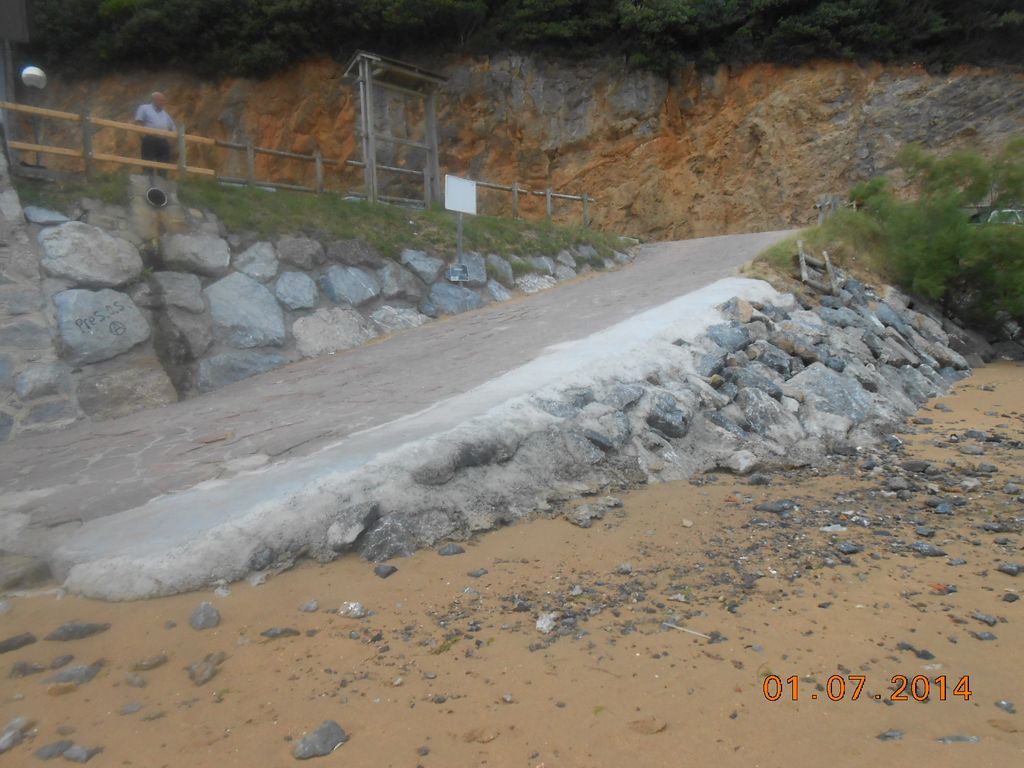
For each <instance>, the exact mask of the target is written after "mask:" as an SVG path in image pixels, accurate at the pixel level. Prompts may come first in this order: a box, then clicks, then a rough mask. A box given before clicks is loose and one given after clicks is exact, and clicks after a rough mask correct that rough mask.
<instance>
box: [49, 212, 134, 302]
mask: <svg viewBox="0 0 1024 768" xmlns="http://www.w3.org/2000/svg"><path fill="white" fill-rule="evenodd" d="M39 244H40V245H41V246H42V249H43V255H42V258H41V259H40V262H39V265H40V266H41V267H42V269H43V272H45V273H46V274H48V275H52V276H53V277H60V278H64V279H66V280H70V281H71V282H72V283H73V284H74V285H76V286H81V287H83V288H114V287H117V286H120V285H124V284H125V283H127V282H129V281H131V280H134V279H135V278H136V277H138V276H139V275H141V274H142V257H141V256H139V252H138V250H137V249H136V248H135V246H134V245H132V244H131V243H129V242H128V241H127V240H122V239H121V238H119V237H111V236H110V235H108V234H107V233H106V232H104V231H103V230H102V229H99V228H98V227H93V226H90V225H89V224H84V223H82V222H80V221H69V222H68V223H66V224H61V225H60V226H56V227H48V228H47V229H44V230H43V231H42V232H40V233H39Z"/></svg>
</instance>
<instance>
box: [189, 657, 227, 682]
mask: <svg viewBox="0 0 1024 768" xmlns="http://www.w3.org/2000/svg"><path fill="white" fill-rule="evenodd" d="M226 658H227V654H226V653H224V652H223V651H220V652H218V653H210V654H207V655H206V657H205V658H204V659H203V660H202V661H197V662H195V663H194V664H190V665H189V666H188V667H186V669H187V670H188V676H189V678H190V679H191V680H192V682H193V683H195V684H196V685H197V686H198V685H203V684H205V683H208V682H210V681H211V680H212V679H213V678H214V677H216V675H217V673H218V672H219V671H220V665H221V664H223V663H224V660H225V659H226Z"/></svg>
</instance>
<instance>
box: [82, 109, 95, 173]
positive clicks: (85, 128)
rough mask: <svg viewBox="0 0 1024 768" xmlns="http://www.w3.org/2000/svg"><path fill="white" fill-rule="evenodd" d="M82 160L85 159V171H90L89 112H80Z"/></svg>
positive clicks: (90, 126)
mask: <svg viewBox="0 0 1024 768" xmlns="http://www.w3.org/2000/svg"><path fill="white" fill-rule="evenodd" d="M80 120H81V121H82V160H84V161H85V172H86V173H92V169H93V168H92V120H91V119H90V117H89V112H88V111H85V112H83V113H82V115H81V117H80Z"/></svg>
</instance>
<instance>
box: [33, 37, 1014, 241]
mask: <svg viewBox="0 0 1024 768" xmlns="http://www.w3.org/2000/svg"><path fill="white" fill-rule="evenodd" d="M416 63H418V64H421V65H423V66H426V67H428V68H430V69H433V70H435V71H440V72H442V73H443V74H445V75H446V76H447V77H448V78H449V79H448V82H447V84H446V85H445V87H444V89H443V93H442V98H441V102H440V105H441V106H440V126H441V151H442V157H441V167H442V171H444V172H449V173H456V174H461V175H470V176H473V177H475V178H478V179H483V180H488V181H494V182H501V183H506V184H510V183H512V182H514V181H517V182H519V183H521V184H525V185H527V186H529V187H530V188H532V189H539V188H544V187H546V186H548V185H551V186H553V187H554V188H555V189H556V190H562V191H566V192H573V193H583V192H586V193H587V194H589V195H591V196H593V197H596V198H597V199H598V201H599V202H598V204H597V205H595V206H593V211H592V215H593V218H594V221H595V225H596V226H598V227H601V228H603V229H609V230H616V231H620V232H624V233H628V234H636V235H645V236H650V237H655V238H659V239H666V238H683V237H689V236H701V235H711V234H724V233H733V232H742V231H750V230H757V229H772V228H775V229H777V228H781V227H785V226H793V225H802V224H805V223H808V222H810V221H812V220H813V219H814V210H813V205H814V202H815V199H816V197H817V196H818V195H821V194H826V193H845V192H846V190H847V189H848V188H849V187H850V186H851V185H852V184H853V183H855V182H857V181H860V180H862V179H866V178H870V177H871V176H873V175H876V174H878V173H882V172H885V171H888V170H890V169H891V168H892V167H893V158H894V155H895V153H896V151H897V150H898V149H899V148H900V147H901V146H902V145H903V144H905V143H907V142H911V141H918V142H922V143H924V144H925V145H927V146H929V147H931V148H936V149H941V150H949V149H953V148H957V147H961V146H968V145H974V146H980V147H983V148H991V147H997V146H999V145H1001V144H1002V143H1003V142H1004V141H1005V139H1006V138H1007V137H1008V136H1009V135H1011V134H1014V133H1022V132H1024V75H1022V74H1012V73H998V72H992V71H983V70H978V69H961V70H958V71H956V72H954V73H952V74H951V75H943V76H935V75H930V74H928V73H927V72H925V71H924V70H923V69H921V68H917V67H911V66H904V67H882V66H880V65H865V66H858V65H854V64H837V63H831V62H822V63H818V64H815V65H810V66H804V67H800V68H783V67H775V66H770V65H760V66H755V67H751V68H748V69H744V70H740V71H733V70H729V69H726V68H722V69H720V70H719V71H718V72H717V73H714V74H701V73H698V72H697V71H695V70H693V69H683V70H679V71H676V72H674V73H673V74H672V75H671V77H668V78H665V77H661V76H658V75H655V74H651V73H646V72H637V71H629V70H627V69H626V68H625V67H624V66H623V65H622V63H621V62H619V61H613V60H597V61H592V62H588V63H574V64H568V63H564V62H557V61H547V60H541V59H538V58H530V57H525V56H519V55H515V54H502V55H495V56H492V57H487V58H476V59H464V60H458V61H454V60H453V61H446V62H438V61H422V62H416ZM342 71H343V68H342V66H341V65H339V64H336V63H333V62H326V61H319V62H310V63H307V64H305V65H303V66H300V67H297V68H295V69H293V70H290V71H288V72H286V73H282V74H280V75H277V76H275V77H273V78H271V79H269V80H266V81H252V80H242V79H228V80H224V81H221V82H218V83H212V82H205V81H200V80H197V79H194V78H191V77H186V76H184V75H179V74H175V73H170V72H164V73H128V74H124V75H119V76H110V77H107V78H104V79H102V80H98V81H80V80H69V79H67V78H62V77H59V76H58V77H55V78H54V79H53V80H54V82H53V84H52V86H51V87H50V88H48V90H47V92H46V94H45V98H46V102H47V105H48V106H53V107H58V108H65V109H69V110H73V111H80V110H83V109H89V110H91V112H92V113H93V114H94V115H96V116H102V117H109V118H115V119H122V120H128V119H130V117H131V114H132V110H133V109H134V107H135V105H136V103H137V102H138V101H141V100H144V99H145V97H146V94H148V93H149V92H150V91H152V90H154V89H157V88H159V89H162V90H164V91H167V92H168V94H169V96H170V99H171V111H172V114H174V116H175V117H176V118H178V119H179V120H180V121H182V122H184V123H185V124H186V125H187V126H188V129H189V131H190V132H195V133H199V134H203V135H207V136H213V137H216V138H222V139H228V140H233V141H244V140H245V139H249V138H251V139H252V140H253V141H254V142H255V143H256V145H258V146H264V147H271V148H277V149H285V150H292V151H297V152H304V153H305V152H311V151H313V150H314V149H317V148H319V149H320V150H321V151H322V152H323V153H324V155H325V157H328V158H335V159H348V158H354V159H358V157H359V146H358V140H357V137H356V134H355V125H356V119H357V112H358V100H357V99H356V97H355V94H354V91H353V89H352V86H351V84H350V83H347V82H345V81H344V80H343V78H342ZM380 106H381V110H380V112H381V117H380V121H381V122H382V123H386V124H387V125H386V126H382V127H386V128H387V130H390V131H394V132H395V133H402V132H404V131H405V130H406V127H405V125H404V123H405V118H406V117H407V116H409V115H408V113H407V109H409V107H407V105H404V104H402V103H401V102H399V101H397V100H396V101H391V102H389V103H388V104H387V105H386V108H384V104H383V103H382V104H381V105H380ZM413 117H415V115H413ZM49 130H51V131H53V130H55V129H54V128H52V127H51V128H49ZM116 134H117V132H116V131H113V130H111V129H103V130H102V131H100V133H99V134H98V136H97V138H96V146H97V151H104V150H110V149H120V150H122V151H123V152H124V153H126V154H130V155H134V154H135V152H136V151H137V150H136V147H135V143H136V142H137V138H130V137H126V136H123V135H122V136H118V135H116ZM69 138H70V137H69ZM70 140H71V141H72V143H73V142H74V141H75V139H73V138H72V139H70ZM199 159H201V160H203V161H204V162H209V163H211V164H212V165H213V166H215V167H217V168H218V169H220V170H221V171H222V172H223V173H225V174H228V175H236V176H240V175H243V163H244V159H243V156H242V153H239V152H230V153H229V152H227V151H225V150H210V151H208V152H207V154H206V155H205V156H200V157H199ZM388 159H390V160H393V161H397V162H405V161H412V162H413V164H414V165H415V164H417V162H418V161H416V160H415V159H414V158H410V157H405V158H403V156H402V155H401V153H400V152H395V153H394V154H392V155H391V156H389V157H388ZM260 162H261V163H265V164H264V165H261V166H260V168H259V170H260V172H261V173H265V174H270V173H271V172H272V173H273V175H274V176H276V177H277V178H278V179H279V180H296V181H303V180H304V181H306V182H307V183H308V181H309V177H310V176H311V173H312V170H311V168H305V169H303V168H301V167H299V164H298V163H296V162H295V161H286V160H272V159H270V158H261V161H260ZM270 163H275V164H276V165H274V167H273V169H271V168H270V165H269V164H270ZM289 163H290V164H291V165H289ZM307 165H309V164H307ZM331 173H332V174H334V175H335V178H332V179H329V182H333V184H334V185H335V186H336V187H343V188H346V189H356V188H359V186H360V177H359V175H358V173H357V172H355V171H353V170H350V171H349V172H347V174H346V176H345V178H343V179H342V178H337V175H338V174H339V171H337V170H336V169H331ZM303 174H305V175H303ZM481 207H482V210H483V212H485V213H486V212H493V213H505V214H507V213H508V212H509V208H510V201H509V196H508V195H507V194H500V193H494V192H489V193H486V196H484V197H482V199H481ZM526 215H528V216H540V215H543V205H542V201H541V200H540V199H539V198H534V199H532V200H531V205H530V207H529V208H527V209H526ZM579 216H580V210H579V204H578V203H567V202H562V203H559V205H558V206H557V207H556V217H558V218H562V219H565V220H579Z"/></svg>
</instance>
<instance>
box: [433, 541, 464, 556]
mask: <svg viewBox="0 0 1024 768" xmlns="http://www.w3.org/2000/svg"><path fill="white" fill-rule="evenodd" d="M465 551H466V550H465V548H464V547H463V546H462V545H460V544H455V543H449V544H445V545H444V546H443V547H441V548H440V549H439V550H437V554H439V555H441V557H451V556H453V555H461V554H463V553H465Z"/></svg>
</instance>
